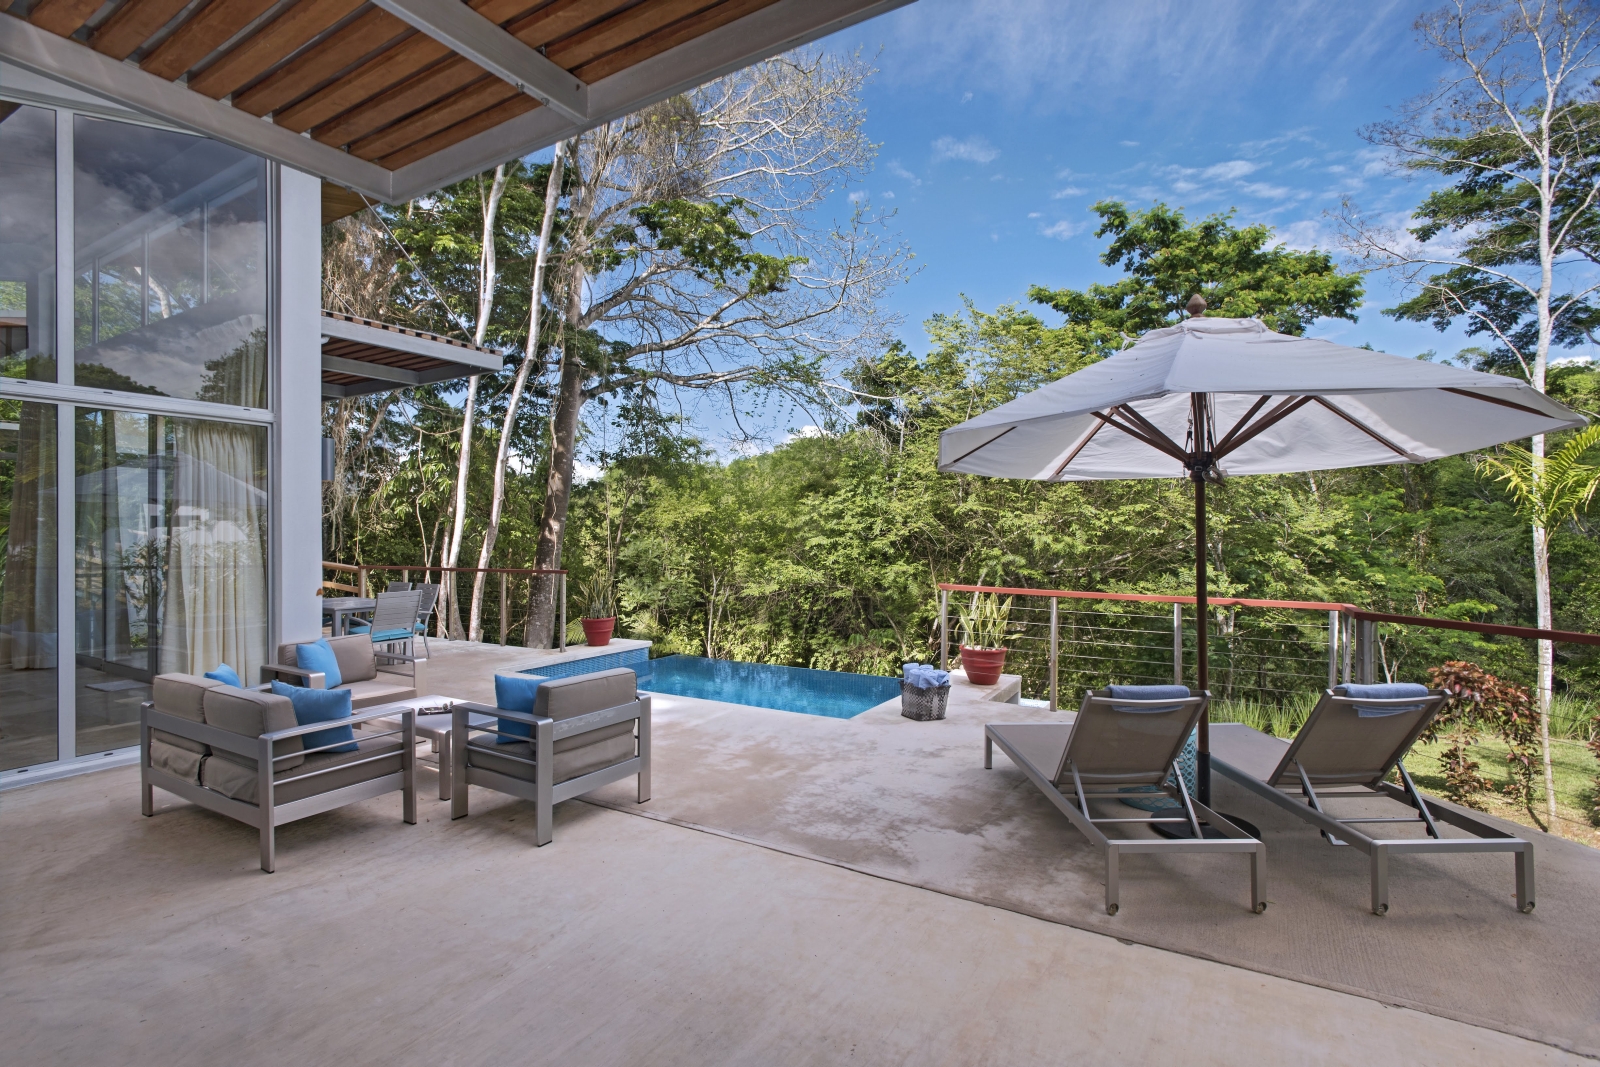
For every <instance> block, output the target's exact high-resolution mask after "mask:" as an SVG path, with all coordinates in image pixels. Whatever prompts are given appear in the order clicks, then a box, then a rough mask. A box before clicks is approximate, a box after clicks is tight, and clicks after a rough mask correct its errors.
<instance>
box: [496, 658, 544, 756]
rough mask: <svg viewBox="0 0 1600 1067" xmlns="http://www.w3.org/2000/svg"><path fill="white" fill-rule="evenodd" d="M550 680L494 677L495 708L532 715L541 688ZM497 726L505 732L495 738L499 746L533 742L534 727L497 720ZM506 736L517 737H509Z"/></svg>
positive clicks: (522, 723)
mask: <svg viewBox="0 0 1600 1067" xmlns="http://www.w3.org/2000/svg"><path fill="white" fill-rule="evenodd" d="M549 680H550V679H548V678H545V677H543V676H541V675H537V674H497V675H495V676H494V706H495V707H497V708H504V709H505V710H507V711H520V712H522V713H523V714H525V715H532V714H533V704H534V701H535V700H537V699H538V697H539V686H540V685H542V684H544V683H545V682H548V681H549ZM496 724H497V725H498V727H499V728H500V729H501V730H503V731H505V733H502V734H501V735H500V736H498V737H496V738H495V744H497V745H514V744H516V743H517V742H519V741H531V740H533V727H531V726H529V725H528V724H527V723H525V722H513V721H512V720H510V719H497V720H496ZM506 734H513V735H515V736H512V737H507V736H505V735H506Z"/></svg>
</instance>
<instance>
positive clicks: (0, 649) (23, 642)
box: [0, 400, 58, 770]
mask: <svg viewBox="0 0 1600 1067" xmlns="http://www.w3.org/2000/svg"><path fill="white" fill-rule="evenodd" d="M0 548H3V550H4V554H5V555H4V561H5V565H4V569H3V570H0V770H11V769H12V768H14V767H31V766H33V765H34V764H38V763H50V762H53V761H54V760H55V758H56V721H57V720H56V670H57V668H56V635H57V632H58V627H57V625H56V409H55V406H54V405H51V404H29V403H25V402H23V401H20V400H0Z"/></svg>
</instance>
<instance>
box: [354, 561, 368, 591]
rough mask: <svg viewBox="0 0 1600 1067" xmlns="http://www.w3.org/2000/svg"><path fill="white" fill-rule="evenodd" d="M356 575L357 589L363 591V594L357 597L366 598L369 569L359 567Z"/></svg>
mask: <svg viewBox="0 0 1600 1067" xmlns="http://www.w3.org/2000/svg"><path fill="white" fill-rule="evenodd" d="M356 575H357V578H356V588H357V589H359V590H361V592H360V593H358V594H356V595H357V596H363V597H364V596H366V595H367V568H365V567H357V568H356Z"/></svg>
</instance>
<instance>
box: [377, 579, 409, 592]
mask: <svg viewBox="0 0 1600 1067" xmlns="http://www.w3.org/2000/svg"><path fill="white" fill-rule="evenodd" d="M383 591H384V592H385V593H409V592H411V583H410V582H390V583H389V584H388V585H386V586H384V587H383Z"/></svg>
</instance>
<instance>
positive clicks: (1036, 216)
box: [1028, 211, 1044, 219]
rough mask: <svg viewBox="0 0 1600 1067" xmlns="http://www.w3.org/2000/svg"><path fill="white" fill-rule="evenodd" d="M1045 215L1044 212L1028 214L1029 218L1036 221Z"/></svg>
mask: <svg viewBox="0 0 1600 1067" xmlns="http://www.w3.org/2000/svg"><path fill="white" fill-rule="evenodd" d="M1043 214H1044V212H1042V211H1030V212H1028V217H1029V218H1030V219H1036V218H1039V217H1040V216H1042V215H1043Z"/></svg>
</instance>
